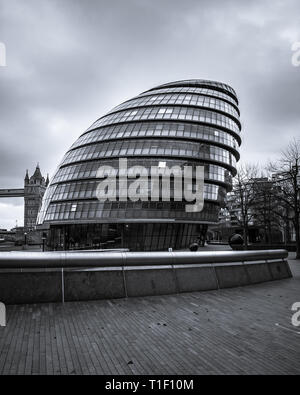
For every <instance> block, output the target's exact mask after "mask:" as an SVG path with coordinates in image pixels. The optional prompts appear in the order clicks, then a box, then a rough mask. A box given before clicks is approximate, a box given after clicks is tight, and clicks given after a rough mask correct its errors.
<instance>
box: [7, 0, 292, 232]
mask: <svg viewBox="0 0 300 395" xmlns="http://www.w3.org/2000/svg"><path fill="white" fill-rule="evenodd" d="M0 41H1V42H3V43H5V45H6V48H7V67H5V68H3V67H2V68H0V84H1V90H0V95H1V96H0V98H1V99H0V100H1V102H0V104H1V105H0V137H1V142H0V187H14V186H15V187H18V186H21V185H22V183H23V176H24V173H25V170H26V168H29V169H30V171H31V172H32V171H33V170H34V167H35V165H36V162H38V161H39V162H40V165H41V168H42V171H43V172H44V173H46V172H50V173H52V172H53V171H54V169H55V167H56V165H57V164H58V162H59V161H60V159H61V157H62V155H63V154H64V152H65V151H66V150H67V149H68V147H69V146H70V145H71V144H72V142H73V141H74V140H75V139H76V138H77V137H78V136H79V135H80V134H81V133H82V131H84V130H85V129H86V128H87V127H88V126H89V125H90V124H91V123H92V122H93V121H94V120H95V119H96V118H98V117H99V116H101V115H103V114H104V113H105V112H106V111H108V110H109V109H111V108H112V107H113V106H115V105H117V104H119V103H120V102H122V101H124V100H126V99H128V98H130V97H131V96H134V95H137V94H138V93H140V92H141V91H144V90H146V89H148V88H150V87H152V86H155V85H156V84H159V83H164V82H167V81H172V80H177V79H185V78H208V79H214V80H220V81H224V82H227V83H229V84H231V85H232V86H233V87H234V88H235V89H236V91H237V92H238V95H239V97H240V101H241V116H242V123H243V127H244V131H243V146H242V149H241V152H242V158H243V160H245V161H251V160H252V161H255V162H257V161H260V162H261V163H264V162H265V161H266V160H267V159H268V157H270V158H271V157H274V156H276V154H277V153H278V152H279V151H280V149H281V148H282V146H283V144H286V143H287V142H288V140H289V139H290V138H291V137H292V136H297V135H299V134H300V133H299V130H300V114H299V104H300V68H296V67H293V66H292V64H291V57H292V51H291V45H292V43H293V42H294V41H300V3H299V1H298V0H287V1H286V0H257V1H251V2H246V1H240V0H227V1H221V0H220V1H200V0H187V1H181V0H118V1H117V0H110V1H108V0H86V1H81V0H26V1H24V0H9V1H7V0H0ZM0 203H1V202H0ZM3 204H4V202H3V201H2V205H3ZM5 204H7V203H6V202H5ZM1 207H2V206H1V205H0V226H1V223H2V222H3V221H2V222H1V218H2V217H1V215H2V212H3V209H2V210H1ZM12 225H13V224H12Z"/></svg>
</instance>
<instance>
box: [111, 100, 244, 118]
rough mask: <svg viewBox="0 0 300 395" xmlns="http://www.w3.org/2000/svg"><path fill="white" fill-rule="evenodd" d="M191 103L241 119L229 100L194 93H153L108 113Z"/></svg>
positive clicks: (191, 104)
mask: <svg viewBox="0 0 300 395" xmlns="http://www.w3.org/2000/svg"><path fill="white" fill-rule="evenodd" d="M173 104H177V105H179V104H181V105H189V106H196V107H207V108H212V109H215V110H219V111H223V112H226V113H227V114H230V115H231V116H233V117H235V118H236V119H239V114H238V112H237V110H236V109H235V108H234V107H233V106H232V105H230V104H228V103H227V102H225V101H223V100H220V99H215V98H213V97H209V96H201V95H192V94H163V95H152V96H145V97H138V98H136V99H132V100H129V101H127V102H125V103H122V104H120V105H119V106H117V107H115V108H114V109H113V110H112V111H110V112H109V113H108V114H111V113H114V112H116V111H120V110H123V109H129V108H132V107H145V106H152V105H173Z"/></svg>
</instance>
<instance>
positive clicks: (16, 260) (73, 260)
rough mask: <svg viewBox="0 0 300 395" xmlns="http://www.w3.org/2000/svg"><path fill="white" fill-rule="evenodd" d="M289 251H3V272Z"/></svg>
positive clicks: (223, 259)
mask: <svg viewBox="0 0 300 395" xmlns="http://www.w3.org/2000/svg"><path fill="white" fill-rule="evenodd" d="M287 256H288V252H287V251H286V250H259V251H215V252H214V251H209V252H188V251H178V252H164V251H163V252H84V253H82V252H24V251H22V252H0V269H25V268H28V269H29V268H39V269H47V268H68V267H72V268H76V267H77V268H79V267H80V268H84V267H114V266H160V265H184V264H209V263H216V264H218V263H230V262H247V261H249V262H250V261H261V260H273V259H285V258H287Z"/></svg>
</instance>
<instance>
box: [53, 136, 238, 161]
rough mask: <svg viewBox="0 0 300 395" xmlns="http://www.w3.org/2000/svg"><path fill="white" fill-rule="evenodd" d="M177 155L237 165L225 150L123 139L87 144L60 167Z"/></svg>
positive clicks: (198, 145)
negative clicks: (110, 158) (139, 157)
mask: <svg viewBox="0 0 300 395" xmlns="http://www.w3.org/2000/svg"><path fill="white" fill-rule="evenodd" d="M138 155H140V156H144V155H153V156H163V157H164V156H180V157H191V158H196V159H200V160H201V159H203V160H205V159H208V160H212V161H218V162H222V163H225V164H228V165H230V166H233V167H235V166H236V159H235V157H234V155H233V154H231V153H230V152H229V151H227V150H226V149H223V148H220V147H216V146H213V145H208V144H200V143H194V142H181V141H172V142H170V141H169V140H151V141H148V140H143V141H142V140H123V141H110V142H107V143H98V144H94V145H87V146H84V147H80V148H76V149H74V150H73V151H69V152H68V153H67V154H66V155H65V157H64V159H63V161H62V163H61V165H65V164H68V163H73V162H79V161H84V160H90V159H99V158H107V157H111V156H117V157H126V156H138Z"/></svg>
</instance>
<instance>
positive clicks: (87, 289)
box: [64, 267, 126, 302]
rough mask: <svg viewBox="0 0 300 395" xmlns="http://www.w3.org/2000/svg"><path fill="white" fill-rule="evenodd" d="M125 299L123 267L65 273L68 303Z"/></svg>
mask: <svg viewBox="0 0 300 395" xmlns="http://www.w3.org/2000/svg"><path fill="white" fill-rule="evenodd" d="M125 297H126V293H125V287H124V281H123V274H122V268H121V267H117V268H103V269H102V270H85V269H83V270H78V269H76V270H65V271H64V299H65V301H66V302H68V301H79V300H97V299H115V298H125Z"/></svg>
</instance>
